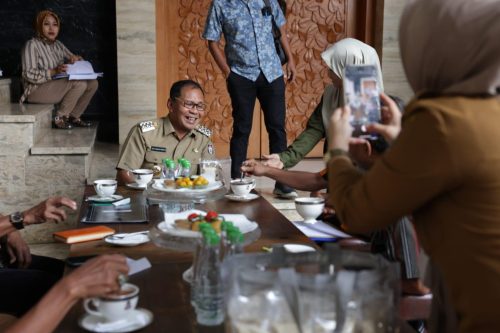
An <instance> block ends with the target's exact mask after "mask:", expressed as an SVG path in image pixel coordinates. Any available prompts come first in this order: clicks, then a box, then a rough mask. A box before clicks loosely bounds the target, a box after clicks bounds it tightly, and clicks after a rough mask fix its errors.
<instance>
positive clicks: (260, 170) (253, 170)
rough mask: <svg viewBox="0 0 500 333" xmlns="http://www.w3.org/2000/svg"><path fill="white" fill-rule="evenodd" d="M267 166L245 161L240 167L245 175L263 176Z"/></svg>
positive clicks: (253, 161) (254, 161)
mask: <svg viewBox="0 0 500 333" xmlns="http://www.w3.org/2000/svg"><path fill="white" fill-rule="evenodd" d="M267 168H268V166H265V165H264V164H262V163H259V162H257V161H256V160H246V161H245V162H243V164H242V165H241V171H242V172H244V173H245V174H247V175H254V176H264V175H265V173H266V170H267Z"/></svg>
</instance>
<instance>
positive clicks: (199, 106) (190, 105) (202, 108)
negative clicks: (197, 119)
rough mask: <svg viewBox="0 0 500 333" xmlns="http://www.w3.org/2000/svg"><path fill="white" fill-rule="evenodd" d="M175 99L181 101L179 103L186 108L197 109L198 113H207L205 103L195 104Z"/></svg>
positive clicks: (178, 98)
mask: <svg viewBox="0 0 500 333" xmlns="http://www.w3.org/2000/svg"><path fill="white" fill-rule="evenodd" d="M175 99H177V100H179V102H181V104H182V105H184V107H185V108H187V109H190V110H194V109H195V108H196V110H197V111H205V109H206V108H207V105H206V104H205V103H203V102H200V103H195V102H193V101H188V100H185V99H182V98H180V97H176V98H175Z"/></svg>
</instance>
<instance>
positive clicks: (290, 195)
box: [273, 182, 299, 199]
mask: <svg viewBox="0 0 500 333" xmlns="http://www.w3.org/2000/svg"><path fill="white" fill-rule="evenodd" d="M273 194H274V195H276V196H277V197H278V198H282V199H295V198H296V197H298V196H299V195H298V194H297V191H295V190H294V189H293V188H291V187H290V186H287V185H284V184H282V183H278V182H276V184H275V185H274V191H273Z"/></svg>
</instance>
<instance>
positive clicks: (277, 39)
mask: <svg viewBox="0 0 500 333" xmlns="http://www.w3.org/2000/svg"><path fill="white" fill-rule="evenodd" d="M264 3H265V5H266V7H268V8H269V10H271V4H270V3H269V0H264ZM271 22H272V24H273V38H274V47H275V48H276V53H277V54H278V57H279V58H280V62H281V64H282V65H284V64H286V63H287V62H288V58H287V56H286V53H285V50H284V49H283V45H281V31H280V28H279V27H278V25H277V24H276V21H274V15H273V14H272V12H271Z"/></svg>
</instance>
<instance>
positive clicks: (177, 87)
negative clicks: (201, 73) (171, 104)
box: [170, 80, 205, 100]
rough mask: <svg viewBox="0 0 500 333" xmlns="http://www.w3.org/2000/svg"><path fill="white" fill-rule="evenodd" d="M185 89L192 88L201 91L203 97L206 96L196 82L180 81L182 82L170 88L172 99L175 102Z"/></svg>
mask: <svg viewBox="0 0 500 333" xmlns="http://www.w3.org/2000/svg"><path fill="white" fill-rule="evenodd" d="M184 87H191V88H196V89H200V91H201V93H202V94H203V96H204V95H205V92H204V91H203V88H201V86H200V84H199V83H198V82H195V81H193V80H180V81H177V82H175V83H174V84H173V85H172V87H171V88H170V99H172V100H173V99H175V98H177V97H180V96H181V91H182V88H184Z"/></svg>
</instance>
